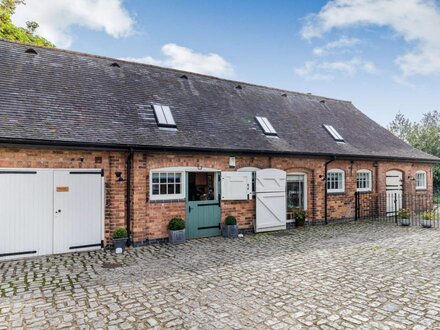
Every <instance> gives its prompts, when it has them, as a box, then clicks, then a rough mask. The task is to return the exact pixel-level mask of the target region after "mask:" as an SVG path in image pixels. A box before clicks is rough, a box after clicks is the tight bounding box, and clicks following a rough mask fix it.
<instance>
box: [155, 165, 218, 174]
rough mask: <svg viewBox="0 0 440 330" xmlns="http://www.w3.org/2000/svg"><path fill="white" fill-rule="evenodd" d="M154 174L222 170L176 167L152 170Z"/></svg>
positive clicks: (216, 170)
mask: <svg viewBox="0 0 440 330" xmlns="http://www.w3.org/2000/svg"><path fill="white" fill-rule="evenodd" d="M152 172H221V170H218V169H215V168H210V167H197V166H176V167H162V168H154V169H152V170H150V173H152Z"/></svg>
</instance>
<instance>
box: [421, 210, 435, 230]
mask: <svg viewBox="0 0 440 330" xmlns="http://www.w3.org/2000/svg"><path fill="white" fill-rule="evenodd" d="M421 218H422V220H421V221H420V223H421V225H422V227H423V228H431V227H432V221H433V220H434V219H435V212H434V211H425V212H423V213H422V214H421Z"/></svg>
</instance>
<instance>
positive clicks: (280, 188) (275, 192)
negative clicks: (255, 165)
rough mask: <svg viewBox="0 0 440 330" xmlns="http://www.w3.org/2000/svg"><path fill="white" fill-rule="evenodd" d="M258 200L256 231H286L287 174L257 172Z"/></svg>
mask: <svg viewBox="0 0 440 330" xmlns="http://www.w3.org/2000/svg"><path fill="white" fill-rule="evenodd" d="M256 199H257V201H256V204H257V205H256V206H257V210H256V221H255V231H256V232H262V231H270V230H281V229H286V172H284V171H281V170H278V169H264V170H260V171H258V172H256Z"/></svg>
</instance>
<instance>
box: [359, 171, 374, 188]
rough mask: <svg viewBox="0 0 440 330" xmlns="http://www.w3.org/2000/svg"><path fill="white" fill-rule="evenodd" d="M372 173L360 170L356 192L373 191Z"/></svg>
mask: <svg viewBox="0 0 440 330" xmlns="http://www.w3.org/2000/svg"><path fill="white" fill-rule="evenodd" d="M371 181H372V180H371V171H369V170H360V171H358V172H357V173H356V190H357V191H371Z"/></svg>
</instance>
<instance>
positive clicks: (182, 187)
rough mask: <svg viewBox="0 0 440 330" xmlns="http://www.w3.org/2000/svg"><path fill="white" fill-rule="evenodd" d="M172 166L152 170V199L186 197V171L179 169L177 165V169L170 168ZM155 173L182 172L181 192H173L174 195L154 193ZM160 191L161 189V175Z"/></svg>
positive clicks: (150, 193)
mask: <svg viewBox="0 0 440 330" xmlns="http://www.w3.org/2000/svg"><path fill="white" fill-rule="evenodd" d="M170 169H171V167H168V168H166V169H165V168H163V169H162V168H161V169H155V170H150V179H149V181H150V189H149V190H150V192H149V195H150V201H157V200H172V199H184V198H185V196H186V173H185V171H182V170H178V168H177V167H175V169H176V170H170ZM155 173H159V174H160V173H180V194H172V195H160V194H159V195H153V174H155ZM159 191H160V177H159Z"/></svg>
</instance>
